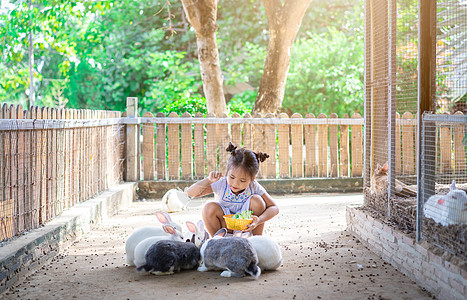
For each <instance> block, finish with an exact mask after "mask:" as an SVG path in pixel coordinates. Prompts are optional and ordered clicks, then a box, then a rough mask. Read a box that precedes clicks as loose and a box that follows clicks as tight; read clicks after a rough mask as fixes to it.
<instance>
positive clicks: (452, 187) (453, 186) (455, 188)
mask: <svg viewBox="0 0 467 300" xmlns="http://www.w3.org/2000/svg"><path fill="white" fill-rule="evenodd" d="M449 190H450V191H451V192H452V191H455V190H457V187H456V181H455V180H454V179H453V180H452V183H451V187H450V188H449Z"/></svg>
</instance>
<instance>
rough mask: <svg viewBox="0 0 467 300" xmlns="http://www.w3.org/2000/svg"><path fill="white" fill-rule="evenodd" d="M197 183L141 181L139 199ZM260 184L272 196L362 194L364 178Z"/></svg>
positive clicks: (154, 197) (272, 180)
mask: <svg viewBox="0 0 467 300" xmlns="http://www.w3.org/2000/svg"><path fill="white" fill-rule="evenodd" d="M195 182H196V181H194V180H177V181H176V180H171V181H164V180H161V181H139V182H138V192H137V193H138V197H139V198H140V199H142V198H145V199H160V198H162V196H164V194H165V192H167V191H168V190H170V189H173V188H177V187H179V188H180V189H182V190H183V189H184V188H185V187H189V186H190V185H192V184H193V183H195ZM258 182H259V183H260V184H261V185H262V186H263V187H264V188H265V189H266V191H268V193H270V194H294V193H361V192H362V191H363V179H362V177H355V178H301V179H296V178H295V179H258Z"/></svg>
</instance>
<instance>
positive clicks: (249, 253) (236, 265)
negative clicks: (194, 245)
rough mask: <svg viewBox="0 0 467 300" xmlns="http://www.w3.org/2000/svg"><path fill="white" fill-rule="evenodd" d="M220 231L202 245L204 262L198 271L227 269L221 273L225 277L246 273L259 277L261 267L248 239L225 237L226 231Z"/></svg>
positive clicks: (239, 275) (240, 275)
mask: <svg viewBox="0 0 467 300" xmlns="http://www.w3.org/2000/svg"><path fill="white" fill-rule="evenodd" d="M220 231H221V232H219V231H218V232H217V233H216V234H215V235H214V236H213V238H212V239H210V240H207V241H206V242H205V243H204V244H203V246H202V247H201V250H200V252H201V257H202V259H203V264H202V265H201V266H200V267H199V268H198V271H201V272H204V271H208V270H225V271H224V272H222V273H221V276H223V277H243V276H245V273H246V274H249V275H251V276H253V277H254V278H255V279H257V278H258V277H259V275H261V269H260V268H259V267H258V256H257V255H256V251H255V249H254V248H253V246H252V245H251V243H250V242H249V241H248V239H244V238H240V237H223V236H224V235H225V232H226V231H225V229H224V230H222V229H221V230H220Z"/></svg>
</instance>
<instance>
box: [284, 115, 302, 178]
mask: <svg viewBox="0 0 467 300" xmlns="http://www.w3.org/2000/svg"><path fill="white" fill-rule="evenodd" d="M279 118H280V119H288V118H289V116H288V115H287V114H286V113H280V114H279ZM277 135H278V140H279V178H289V177H290V150H289V146H290V125H289V124H279V126H278V128H277ZM307 151H308V149H307Z"/></svg>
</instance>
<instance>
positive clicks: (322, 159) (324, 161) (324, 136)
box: [318, 113, 328, 177]
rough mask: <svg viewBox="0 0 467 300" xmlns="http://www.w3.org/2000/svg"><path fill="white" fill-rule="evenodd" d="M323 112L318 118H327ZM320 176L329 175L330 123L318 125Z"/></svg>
mask: <svg viewBox="0 0 467 300" xmlns="http://www.w3.org/2000/svg"><path fill="white" fill-rule="evenodd" d="M326 118H327V116H326V115H325V114H323V113H321V114H319V115H318V119H326ZM318 176H319V177H327V176H328V125H327V124H319V125H318Z"/></svg>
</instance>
